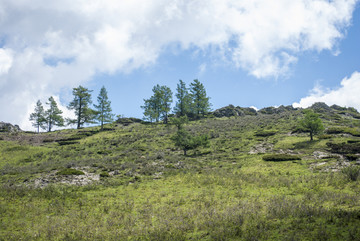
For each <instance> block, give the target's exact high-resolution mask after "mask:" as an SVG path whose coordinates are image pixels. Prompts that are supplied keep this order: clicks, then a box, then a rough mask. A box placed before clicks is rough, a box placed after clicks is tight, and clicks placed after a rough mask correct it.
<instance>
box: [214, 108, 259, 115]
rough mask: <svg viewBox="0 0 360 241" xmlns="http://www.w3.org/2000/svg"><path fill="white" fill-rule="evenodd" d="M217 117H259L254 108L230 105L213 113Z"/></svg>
mask: <svg viewBox="0 0 360 241" xmlns="http://www.w3.org/2000/svg"><path fill="white" fill-rule="evenodd" d="M213 115H214V116H215V117H231V116H244V115H257V111H256V110H255V109H253V108H246V107H245V108H244V107H239V106H237V107H235V106H233V105H228V106H225V107H222V108H220V109H217V110H215V111H214V112H213Z"/></svg>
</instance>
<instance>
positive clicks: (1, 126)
mask: <svg viewBox="0 0 360 241" xmlns="http://www.w3.org/2000/svg"><path fill="white" fill-rule="evenodd" d="M19 131H21V129H20V127H19V126H18V125H12V124H10V123H5V122H2V121H1V122H0V132H19Z"/></svg>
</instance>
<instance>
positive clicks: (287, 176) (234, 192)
mask: <svg viewBox="0 0 360 241" xmlns="http://www.w3.org/2000/svg"><path fill="white" fill-rule="evenodd" d="M319 113H320V114H321V118H322V120H323V123H324V125H325V127H326V130H325V132H324V133H323V134H321V135H318V136H315V140H314V141H310V140H309V136H308V133H304V132H302V131H301V130H300V129H299V128H298V121H299V119H301V118H302V112H301V110H293V111H284V112H281V113H275V114H258V115H245V116H239V117H230V118H228V117H223V118H214V117H208V118H204V119H200V120H197V121H191V122H189V123H188V124H186V125H185V127H184V128H186V129H187V130H188V131H190V132H191V133H193V134H194V135H196V134H207V135H208V136H209V138H210V146H208V147H201V148H198V149H196V150H191V151H189V152H188V155H186V156H185V155H183V152H182V150H179V149H177V148H176V147H175V146H174V143H173V142H172V140H171V137H172V136H173V135H174V134H175V132H176V127H175V126H173V125H171V124H167V125H165V124H160V123H157V124H150V123H126V124H123V123H112V124H107V125H106V126H105V129H104V131H100V128H99V127H88V128H84V129H79V130H75V129H67V130H60V131H54V132H49V133H40V134H36V133H29V132H15V133H5V132H2V133H0V153H1V155H0V173H1V176H0V182H1V189H0V240H360V185H359V181H360V168H359V164H360V162H359V156H358V154H359V150H360V135H359V128H360V118H359V114H358V113H354V111H352V110H351V109H350V110H348V109H345V110H343V109H341V110H336V109H332V110H331V111H330V112H321V111H319ZM279 154H281V155H283V156H288V157H289V156H290V157H296V158H290V159H286V158H284V159H281V158H280V159H279V156H280V157H281V155H279ZM270 155H272V157H274V155H277V156H275V157H277V158H278V159H273V158H268V159H266V158H265V157H266V156H267V157H269V156H270Z"/></svg>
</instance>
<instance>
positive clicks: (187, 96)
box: [141, 79, 211, 123]
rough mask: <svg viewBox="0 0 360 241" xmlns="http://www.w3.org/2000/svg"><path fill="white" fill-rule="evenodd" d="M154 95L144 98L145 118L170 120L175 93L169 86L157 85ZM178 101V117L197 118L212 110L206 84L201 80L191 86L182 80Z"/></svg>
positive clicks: (177, 95) (176, 108) (177, 92)
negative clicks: (187, 85) (188, 86)
mask: <svg viewBox="0 0 360 241" xmlns="http://www.w3.org/2000/svg"><path fill="white" fill-rule="evenodd" d="M152 91H153V95H152V96H151V97H150V98H149V99H144V105H143V106H141V108H143V109H144V118H145V119H147V120H149V121H150V122H153V121H156V122H158V121H159V120H163V121H164V123H167V122H168V116H169V113H170V111H171V103H172V101H173V98H172V96H173V93H172V91H171V89H170V88H169V87H167V86H160V85H156V86H154V88H153V90H152ZM175 96H176V98H177V102H176V104H175V107H174V113H175V115H176V116H177V117H182V116H188V117H190V118H194V119H197V118H199V117H201V116H204V115H205V114H206V113H207V112H209V111H210V106H211V104H210V102H209V99H210V98H209V97H208V96H207V95H206V90H205V87H204V85H203V84H202V83H201V82H200V81H199V80H197V79H196V80H194V81H193V82H192V83H190V88H187V87H186V84H185V83H184V82H183V81H182V80H180V81H179V84H178V85H177V89H176V94H175Z"/></svg>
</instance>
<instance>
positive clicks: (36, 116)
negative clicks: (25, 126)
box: [30, 100, 46, 133]
mask: <svg viewBox="0 0 360 241" xmlns="http://www.w3.org/2000/svg"><path fill="white" fill-rule="evenodd" d="M30 121H32V125H33V127H35V128H37V132H38V133H39V132H40V128H41V129H45V128H46V119H45V110H44V107H43V105H42V103H41V101H40V100H38V101H37V102H36V106H35V109H34V112H33V113H31V114H30Z"/></svg>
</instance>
